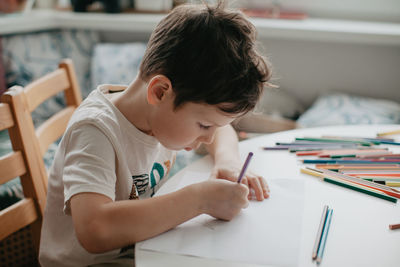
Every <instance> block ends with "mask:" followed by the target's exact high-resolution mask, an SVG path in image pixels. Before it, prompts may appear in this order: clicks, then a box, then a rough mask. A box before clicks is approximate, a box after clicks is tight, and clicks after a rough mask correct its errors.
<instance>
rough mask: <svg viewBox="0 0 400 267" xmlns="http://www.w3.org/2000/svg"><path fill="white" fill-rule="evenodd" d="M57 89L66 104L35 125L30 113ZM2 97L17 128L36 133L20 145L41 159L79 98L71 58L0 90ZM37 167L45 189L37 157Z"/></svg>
mask: <svg viewBox="0 0 400 267" xmlns="http://www.w3.org/2000/svg"><path fill="white" fill-rule="evenodd" d="M60 92H64V99H65V104H66V107H65V108H63V109H62V110H61V111H59V112H57V113H56V114H54V115H53V116H51V117H50V118H49V119H48V120H46V121H45V122H44V123H43V124H41V125H40V126H39V127H38V128H37V129H35V126H34V124H33V120H32V115H31V113H32V112H33V111H34V110H35V109H36V108H37V107H38V106H39V105H40V104H42V103H43V102H45V101H46V100H48V99H49V98H51V97H53V96H55V95H56V94H58V93H60ZM2 100H3V102H6V103H8V104H9V105H10V107H11V108H12V111H13V113H14V114H15V117H16V121H17V123H18V124H19V127H20V129H21V131H22V132H27V133H28V134H31V135H33V136H36V138H33V139H34V140H33V142H32V143H31V144H28V145H26V146H24V149H25V152H26V153H27V154H36V155H37V157H38V159H42V158H43V156H44V154H45V153H46V151H47V149H48V147H49V145H50V144H52V143H54V142H55V141H56V140H58V139H59V138H60V137H61V136H62V135H63V133H64V131H65V129H66V127H67V124H68V121H69V119H70V118H71V116H72V113H73V112H74V111H75V109H76V108H77V107H78V106H79V105H80V103H81V101H82V96H81V92H80V89H79V85H78V82H77V79H76V75H75V68H74V66H73V63H72V60H70V59H65V60H63V61H62V62H61V63H60V64H59V68H58V69H57V70H55V71H53V72H51V73H49V74H47V75H45V76H43V77H41V78H40V79H38V80H36V81H34V82H32V83H30V84H28V85H27V86H25V87H24V88H23V87H21V86H13V87H11V88H10V89H9V90H8V91H7V92H6V93H4V95H3V97H2ZM37 167H38V169H39V171H40V173H41V176H42V177H43V178H44V179H45V181H44V184H45V191H46V192H47V171H46V167H45V165H44V161H43V160H39V162H38V163H37ZM43 210H44V206H43Z"/></svg>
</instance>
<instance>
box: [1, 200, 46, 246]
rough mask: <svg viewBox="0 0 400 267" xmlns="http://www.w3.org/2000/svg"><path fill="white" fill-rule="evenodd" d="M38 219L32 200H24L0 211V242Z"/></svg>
mask: <svg viewBox="0 0 400 267" xmlns="http://www.w3.org/2000/svg"><path fill="white" fill-rule="evenodd" d="M37 218H38V214H37V212H36V207H35V204H34V201H33V199H31V198H25V199H22V200H20V201H18V202H17V203H16V204H14V205H12V206H10V207H8V208H5V209H4V210H2V211H0V225H1V227H0V240H2V239H4V238H6V237H7V236H9V235H10V234H12V233H14V232H16V231H18V230H19V229H21V228H23V227H25V226H27V225H29V224H31V223H33V222H34V221H35V220H36V219H37Z"/></svg>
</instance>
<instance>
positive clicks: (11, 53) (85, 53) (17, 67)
mask: <svg viewBox="0 0 400 267" xmlns="http://www.w3.org/2000/svg"><path fill="white" fill-rule="evenodd" d="M98 40H99V37H98V34H97V33H96V32H93V31H86V30H57V31H48V32H40V33H30V34H19V35H11V36H5V37H3V38H2V40H1V41H2V60H3V66H4V70H5V77H6V85H7V87H11V86H13V85H21V86H25V85H26V84H28V83H30V82H31V81H33V80H35V79H37V78H39V77H42V76H44V75H45V74H47V73H49V72H51V71H54V70H55V69H56V68H57V67H58V63H59V62H60V60H61V59H63V58H71V59H72V61H73V62H74V66H75V70H76V74H77V79H78V82H79V85H80V89H81V91H82V96H83V97H85V96H87V95H88V94H89V92H90V91H91V90H92V89H93V87H92V84H91V81H90V63H91V58H92V52H93V47H94V44H95V43H97V42H98ZM62 106H63V96H62V94H61V95H59V96H57V97H55V98H54V99H50V100H49V101H46V102H45V103H43V104H42V105H41V106H39V107H38V108H37V110H35V112H34V113H33V119H34V122H35V124H39V123H40V122H41V121H43V120H44V119H47V118H49V117H50V116H51V115H52V114H54V113H55V112H57V111H59V110H60V109H61V107H62Z"/></svg>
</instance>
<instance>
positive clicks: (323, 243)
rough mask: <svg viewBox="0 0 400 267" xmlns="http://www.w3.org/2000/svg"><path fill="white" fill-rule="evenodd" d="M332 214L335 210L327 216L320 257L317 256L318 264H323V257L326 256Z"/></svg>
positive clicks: (319, 252) (330, 211)
mask: <svg viewBox="0 0 400 267" xmlns="http://www.w3.org/2000/svg"><path fill="white" fill-rule="evenodd" d="M332 214H333V210H332V209H330V210H329V211H328V214H327V215H326V221H325V226H324V230H323V233H322V238H321V244H320V246H319V249H318V255H317V263H318V264H320V263H321V261H322V257H323V256H324V250H325V245H326V240H327V238H328V233H329V228H330V226H331V221H332Z"/></svg>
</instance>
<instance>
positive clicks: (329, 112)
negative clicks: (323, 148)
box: [297, 93, 400, 127]
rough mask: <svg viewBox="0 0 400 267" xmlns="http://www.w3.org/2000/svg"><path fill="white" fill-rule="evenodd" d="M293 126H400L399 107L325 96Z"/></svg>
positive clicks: (378, 101)
mask: <svg viewBox="0 0 400 267" xmlns="http://www.w3.org/2000/svg"><path fill="white" fill-rule="evenodd" d="M297 123H298V124H299V125H301V126H303V127H317V126H328V125H346V124H397V123H400V104H399V103H396V102H394V101H390V100H384V99H375V98H368V97H362V96H356V95H349V94H344V93H330V94H329V93H328V94H323V95H321V96H320V97H318V98H317V100H316V101H315V102H314V103H313V105H312V106H311V107H310V108H309V109H308V110H307V111H306V112H305V113H304V114H302V115H301V116H300V117H299V119H298V120H297Z"/></svg>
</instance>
